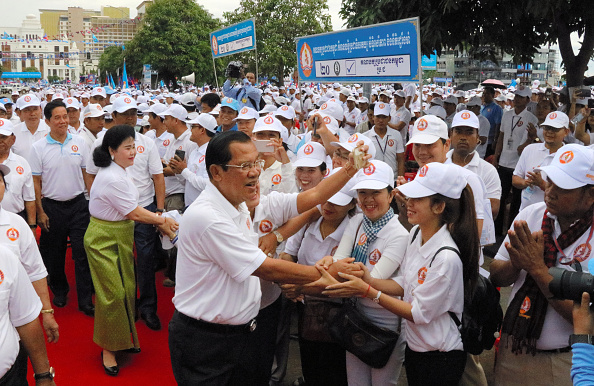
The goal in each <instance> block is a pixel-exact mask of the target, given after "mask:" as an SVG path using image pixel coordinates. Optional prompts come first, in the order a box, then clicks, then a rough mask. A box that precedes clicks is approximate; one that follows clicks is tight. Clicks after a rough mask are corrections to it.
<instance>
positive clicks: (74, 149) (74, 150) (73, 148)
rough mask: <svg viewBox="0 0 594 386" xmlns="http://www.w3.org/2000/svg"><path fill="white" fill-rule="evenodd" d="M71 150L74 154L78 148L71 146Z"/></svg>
mask: <svg viewBox="0 0 594 386" xmlns="http://www.w3.org/2000/svg"><path fill="white" fill-rule="evenodd" d="M71 149H72V151H73V152H75V153H76V152H77V151H78V146H76V145H72V147H71Z"/></svg>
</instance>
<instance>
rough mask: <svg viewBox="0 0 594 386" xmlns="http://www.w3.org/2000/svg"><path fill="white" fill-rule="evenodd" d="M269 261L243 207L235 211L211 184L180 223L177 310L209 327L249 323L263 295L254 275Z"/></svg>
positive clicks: (255, 313) (175, 303) (176, 291)
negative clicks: (202, 321) (265, 261)
mask: <svg viewBox="0 0 594 386" xmlns="http://www.w3.org/2000/svg"><path fill="white" fill-rule="evenodd" d="M266 258H267V257H266V255H265V254H264V252H262V251H261V250H260V249H259V248H258V235H257V234H256V232H254V230H253V224H252V220H251V218H250V213H249V211H248V209H247V206H246V205H245V203H242V204H240V205H239V207H238V208H235V207H234V206H233V205H231V203H229V201H227V199H226V198H225V197H224V196H223V195H222V194H221V192H219V190H218V189H217V188H216V187H215V186H214V185H213V184H212V183H210V182H209V183H208V185H207V186H206V189H204V191H203V192H202V194H201V195H200V198H199V199H197V200H196V201H194V203H193V204H192V205H190V207H189V208H188V209H186V211H185V212H184V216H183V218H182V220H181V223H180V228H179V241H178V242H177V272H176V280H175V283H176V285H175V296H174V297H173V304H174V305H175V308H176V309H177V310H178V311H179V312H181V313H182V314H184V315H187V316H189V317H191V318H194V319H200V320H204V321H206V322H211V323H219V324H232V325H240V324H245V323H247V322H249V321H250V320H251V319H253V318H254V317H255V316H256V315H257V314H258V310H259V309H260V299H261V297H262V292H261V290H260V280H259V279H258V278H257V277H255V276H252V274H253V273H254V271H256V270H257V269H258V267H260V266H261V265H262V263H264V260H265V259H266Z"/></svg>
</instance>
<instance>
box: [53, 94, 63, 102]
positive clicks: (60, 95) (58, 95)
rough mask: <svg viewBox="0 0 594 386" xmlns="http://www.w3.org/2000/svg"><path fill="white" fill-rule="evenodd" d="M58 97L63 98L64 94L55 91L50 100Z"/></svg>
mask: <svg viewBox="0 0 594 386" xmlns="http://www.w3.org/2000/svg"><path fill="white" fill-rule="evenodd" d="M58 99H64V94H62V93H61V92H57V93H55V94H54V97H53V98H52V100H54V101H55V100H58Z"/></svg>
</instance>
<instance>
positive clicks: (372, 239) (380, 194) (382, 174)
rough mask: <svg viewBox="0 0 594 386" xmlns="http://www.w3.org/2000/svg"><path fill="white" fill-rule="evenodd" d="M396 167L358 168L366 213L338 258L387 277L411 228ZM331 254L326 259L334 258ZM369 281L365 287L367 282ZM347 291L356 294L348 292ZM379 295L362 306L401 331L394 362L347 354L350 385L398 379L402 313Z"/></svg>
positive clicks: (376, 164)
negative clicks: (399, 207) (403, 214)
mask: <svg viewBox="0 0 594 386" xmlns="http://www.w3.org/2000/svg"><path fill="white" fill-rule="evenodd" d="M393 189H394V171H393V170H392V168H391V167H390V166H389V165H388V164H386V163H385V162H382V161H377V160H373V161H371V162H370V165H369V167H367V168H365V169H363V170H361V171H359V172H358V174H357V183H356V185H355V186H354V187H353V188H352V190H353V191H356V192H357V199H358V204H359V207H360V208H361V210H362V212H363V213H362V214H358V215H356V216H355V217H353V218H352V219H351V220H350V221H349V224H348V226H347V228H346V229H345V232H344V235H343V237H342V239H341V241H340V246H339V247H338V249H337V251H336V253H335V254H334V258H333V259H332V260H333V261H337V260H340V259H344V258H347V257H351V256H352V257H354V258H355V261H356V262H360V263H361V264H362V265H364V266H365V267H366V269H367V270H368V271H369V272H370V277H373V278H374V279H378V280H387V279H389V278H391V277H393V276H395V275H396V273H397V272H398V270H399V268H400V267H401V265H402V261H403V259H404V254H405V251H406V248H407V245H408V242H407V241H408V232H407V231H406V229H404V227H403V226H402V225H401V224H400V222H399V220H398V216H397V215H395V214H394V210H393V209H392V205H393V204H395V200H394V193H395V192H394V190H393ZM332 260H331V259H329V258H328V257H326V258H324V259H323V264H326V265H329V264H330V263H331V261H332ZM367 287H368V285H366V287H365V288H367ZM341 295H342V296H353V295H356V294H350V293H346V292H343V293H341ZM372 299H373V298H372V297H371V296H369V297H368V298H365V297H363V299H360V301H358V302H357V307H358V308H359V309H361V310H362V311H363V313H365V315H367V317H369V318H370V319H371V321H372V322H373V323H375V324H376V325H378V326H380V327H384V328H388V329H391V330H393V331H400V332H401V338H400V339H399V341H398V343H397V344H396V347H395V348H394V352H393V353H392V355H391V357H390V359H389V361H388V363H387V364H386V366H384V367H383V368H381V369H376V368H372V367H370V366H368V365H366V364H365V363H363V362H362V361H361V360H360V359H358V358H357V357H356V356H354V355H353V354H351V353H347V354H346V361H347V375H348V381H349V385H396V383H397V382H398V377H399V375H400V369H401V366H402V362H403V360H404V347H405V334H404V324H403V323H401V322H402V319H401V318H400V317H399V316H397V315H394V314H393V313H392V312H390V311H388V310H386V309H384V308H382V307H381V306H380V305H378V304H377V302H375V301H374V300H372Z"/></svg>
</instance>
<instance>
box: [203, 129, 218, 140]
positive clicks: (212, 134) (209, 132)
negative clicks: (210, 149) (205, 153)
mask: <svg viewBox="0 0 594 386" xmlns="http://www.w3.org/2000/svg"><path fill="white" fill-rule="evenodd" d="M204 132H205V133H206V135H207V136H208V138H214V137H215V135H217V133H215V132H213V131H210V130H208V129H207V128H205V129H204Z"/></svg>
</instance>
